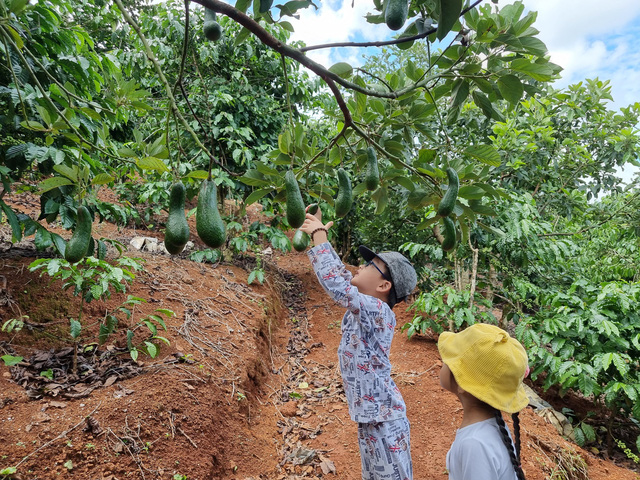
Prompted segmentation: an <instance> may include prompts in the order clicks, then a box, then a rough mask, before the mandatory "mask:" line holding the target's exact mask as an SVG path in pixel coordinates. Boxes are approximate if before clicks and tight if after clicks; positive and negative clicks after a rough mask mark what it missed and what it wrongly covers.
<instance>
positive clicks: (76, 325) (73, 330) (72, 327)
mask: <svg viewBox="0 0 640 480" xmlns="http://www.w3.org/2000/svg"><path fill="white" fill-rule="evenodd" d="M81 331H82V325H81V324H80V322H79V321H77V320H75V319H73V318H72V319H71V320H70V321H69V333H70V334H71V338H73V339H74V340H76V339H77V338H78V337H79V336H80V332H81Z"/></svg>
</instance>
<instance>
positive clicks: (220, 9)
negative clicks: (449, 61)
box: [116, 0, 440, 98]
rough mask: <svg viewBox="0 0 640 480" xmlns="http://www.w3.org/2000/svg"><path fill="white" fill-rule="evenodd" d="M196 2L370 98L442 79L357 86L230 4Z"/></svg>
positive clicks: (211, 0)
mask: <svg viewBox="0 0 640 480" xmlns="http://www.w3.org/2000/svg"><path fill="white" fill-rule="evenodd" d="M116 2H120V0H116ZM194 2H195V3H199V4H200V5H202V6H204V7H206V8H209V9H211V10H214V11H215V12H217V13H221V14H223V15H226V16H228V17H229V18H231V19H232V20H234V21H235V22H237V23H238V24H240V25H242V26H243V27H245V28H246V29H247V30H249V31H250V32H251V33H253V34H254V35H255V36H256V37H258V39H259V40H260V41H261V42H262V43H263V44H265V45H266V46H268V47H270V48H271V49H273V50H275V51H276V52H278V53H280V54H281V55H284V56H286V57H289V58H291V59H293V60H295V61H296V62H298V63H300V64H301V65H303V66H304V67H306V68H308V69H309V70H311V71H312V72H314V73H315V74H316V75H318V76H319V77H321V78H322V79H323V80H325V81H326V79H327V78H329V79H331V80H333V81H334V82H335V83H337V84H338V85H342V86H343V87H345V88H347V89H349V90H353V91H356V92H360V93H364V94H365V95H367V96H369V97H380V98H399V97H401V96H402V95H404V94H405V93H408V92H411V91H413V90H415V89H417V88H420V87H423V86H424V85H426V84H427V83H429V82H430V81H431V80H433V79H435V78H438V77H440V74H436V75H433V76H431V77H427V78H424V79H422V80H421V81H419V82H416V83H414V84H413V85H409V86H408V87H405V88H402V89H400V90H396V91H393V92H380V91H377V90H372V89H368V88H365V87H362V86H360V85H357V84H355V83H353V82H350V81H348V80H345V79H344V78H342V77H340V76H338V75H336V74H335V73H333V72H330V71H329V70H328V69H327V68H325V67H323V66H322V65H320V64H319V63H316V62H314V61H313V60H311V59H310V58H309V57H307V56H306V55H305V54H304V52H302V51H300V50H299V49H296V48H293V47H291V46H289V45H287V44H285V43H282V42H281V41H280V40H278V39H277V38H275V37H274V36H273V35H271V34H270V33H269V32H267V31H266V30H265V29H264V28H263V27H262V25H260V24H259V23H258V22H256V21H255V20H254V19H253V18H251V17H250V16H248V15H247V14H245V13H243V12H241V11H240V10H238V9H236V8H235V7H233V6H231V5H229V4H228V3H224V2H223V1H222V0H194Z"/></svg>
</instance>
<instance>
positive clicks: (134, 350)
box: [129, 348, 138, 362]
mask: <svg viewBox="0 0 640 480" xmlns="http://www.w3.org/2000/svg"><path fill="white" fill-rule="evenodd" d="M129 355H131V358H132V359H133V361H134V362H137V361H138V349H137V348H132V349H131V350H129Z"/></svg>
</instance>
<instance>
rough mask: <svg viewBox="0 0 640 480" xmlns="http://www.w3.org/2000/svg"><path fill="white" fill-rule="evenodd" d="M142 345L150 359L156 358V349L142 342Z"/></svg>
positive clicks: (151, 344)
mask: <svg viewBox="0 0 640 480" xmlns="http://www.w3.org/2000/svg"><path fill="white" fill-rule="evenodd" d="M144 344H145V345H146V346H147V353H148V354H149V356H150V357H151V358H156V355H158V347H156V346H155V345H154V344H153V343H151V342H144Z"/></svg>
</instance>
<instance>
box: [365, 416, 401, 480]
mask: <svg viewBox="0 0 640 480" xmlns="http://www.w3.org/2000/svg"><path fill="white" fill-rule="evenodd" d="M358 444H359V446H360V459H361V461H362V480H413V466H412V464H411V444H410V442H409V421H408V420H407V419H406V418H401V419H399V420H393V421H390V422H380V423H358Z"/></svg>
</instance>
